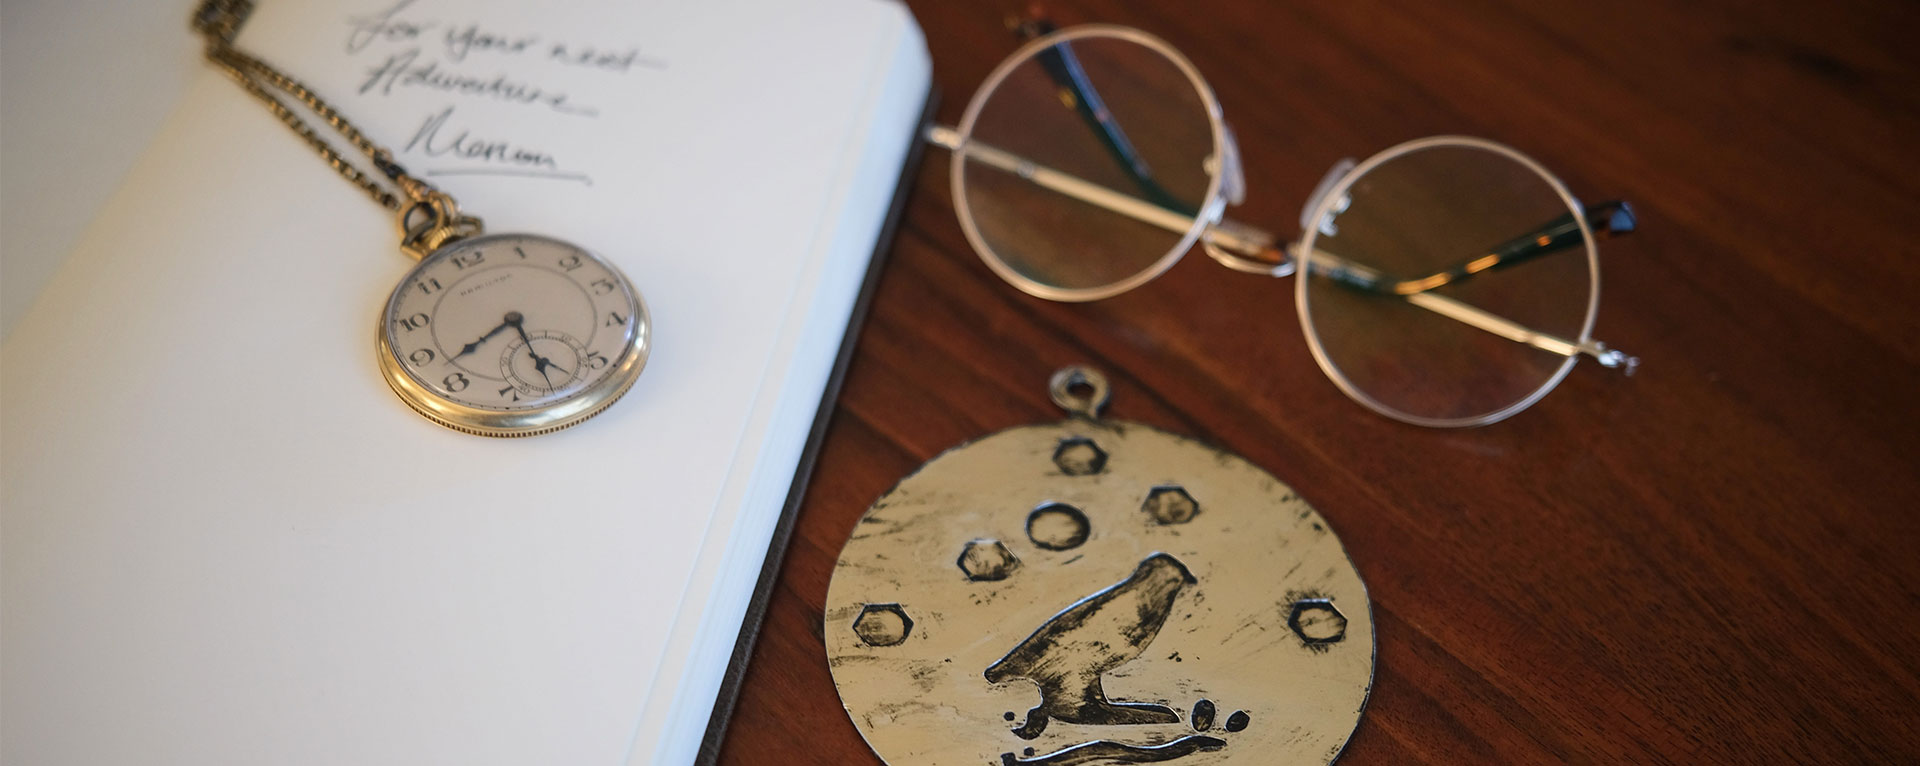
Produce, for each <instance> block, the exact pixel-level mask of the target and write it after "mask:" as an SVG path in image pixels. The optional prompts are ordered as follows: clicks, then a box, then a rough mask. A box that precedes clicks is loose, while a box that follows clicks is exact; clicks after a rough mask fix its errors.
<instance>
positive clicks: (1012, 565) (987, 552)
mask: <svg viewBox="0 0 1920 766" xmlns="http://www.w3.org/2000/svg"><path fill="white" fill-rule="evenodd" d="M959 563H960V571H962V572H965V573H966V574H967V579H969V580H972V581H974V582H990V581H993V580H1005V579H1007V577H1008V576H1009V575H1012V574H1013V570H1015V569H1019V568H1020V559H1018V558H1015V557H1014V555H1013V551H1010V550H1007V546H1005V545H1003V544H1001V542H1000V541H999V540H990V539H987V538H981V539H978V540H971V541H968V542H967V545H966V547H964V548H961V549H960V562H959Z"/></svg>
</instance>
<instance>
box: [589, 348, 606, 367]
mask: <svg viewBox="0 0 1920 766" xmlns="http://www.w3.org/2000/svg"><path fill="white" fill-rule="evenodd" d="M587 366H588V367H590V368H593V369H596V370H598V369H600V368H602V367H605V366H607V358H606V357H604V356H601V355H600V352H598V351H588V352H587Z"/></svg>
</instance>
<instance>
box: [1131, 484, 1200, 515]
mask: <svg viewBox="0 0 1920 766" xmlns="http://www.w3.org/2000/svg"><path fill="white" fill-rule="evenodd" d="M1140 510H1143V511H1146V512H1147V513H1148V514H1150V515H1152V516H1153V520H1154V521H1157V522H1159V523H1161V524H1185V523H1187V522H1189V521H1193V517H1195V516H1198V515H1200V504H1199V503H1197V502H1194V499H1193V496H1192V495H1189V494H1187V490H1186V488H1185V487H1182V486H1180V485H1178V484H1163V485H1160V486H1158V487H1154V488H1153V490H1152V491H1150V492H1148V493H1147V501H1146V502H1144V503H1141V504H1140Z"/></svg>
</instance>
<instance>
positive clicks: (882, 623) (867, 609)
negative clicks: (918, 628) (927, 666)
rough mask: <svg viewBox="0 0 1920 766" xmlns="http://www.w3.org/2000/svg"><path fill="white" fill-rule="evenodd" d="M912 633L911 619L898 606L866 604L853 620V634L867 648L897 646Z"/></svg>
mask: <svg viewBox="0 0 1920 766" xmlns="http://www.w3.org/2000/svg"><path fill="white" fill-rule="evenodd" d="M912 632H913V618H911V617H908V616H907V611H906V610H905V609H901V608H900V605H899V604H868V605H866V606H863V607H860V616H859V617H855V618H853V633H854V635H857V636H859V637H860V640H861V641H865V642H866V644H867V645H868V646H897V645H899V644H900V642H902V641H905V640H907V634H909V633H912Z"/></svg>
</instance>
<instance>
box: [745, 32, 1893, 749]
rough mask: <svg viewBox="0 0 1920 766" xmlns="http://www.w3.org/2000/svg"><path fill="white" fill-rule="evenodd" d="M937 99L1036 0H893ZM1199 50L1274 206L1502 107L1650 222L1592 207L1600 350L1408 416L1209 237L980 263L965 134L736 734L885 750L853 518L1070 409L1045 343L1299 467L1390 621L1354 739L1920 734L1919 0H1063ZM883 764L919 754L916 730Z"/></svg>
mask: <svg viewBox="0 0 1920 766" xmlns="http://www.w3.org/2000/svg"><path fill="white" fill-rule="evenodd" d="M909 5H910V6H912V8H913V10H914V11H915V13H916V14H917V15H918V17H919V20H920V24H921V26H922V27H923V28H924V29H925V31H926V36H927V44H928V47H929V48H930V49H931V51H932V55H933V62H934V73H935V81H936V83H937V85H938V87H939V88H941V90H942V91H944V93H945V102H944V103H943V104H942V105H941V107H940V109H939V113H938V114H939V117H940V118H941V119H942V121H944V122H947V123H951V122H953V121H955V120H957V119H958V117H959V114H960V112H961V110H962V109H963V108H964V107H965V105H966V101H967V98H968V96H969V95H970V94H971V93H972V91H973V89H974V87H975V85H977V84H978V83H979V82H980V80H981V79H982V78H983V77H984V76H985V75H986V73H987V71H988V70H989V69H990V68H991V67H992V66H993V65H994V64H995V63H996V62H997V61H999V60H1000V59H1001V58H1002V57H1003V56H1005V55H1006V54H1007V53H1008V52H1010V51H1011V50H1012V49H1013V48H1014V47H1015V45H1016V41H1015V40H1014V39H1013V38H1012V37H1011V36H1010V34H1009V33H1008V32H1007V29H1006V27H1005V23H1004V22H1005V19H1006V17H1007V16H1008V15H1010V14H1014V13H1018V12H1020V11H1021V10H1022V7H1021V4H1019V3H1015V2H1011V1H1010V0H997V2H985V3H982V2H965V3H958V2H930V1H929V2H921V1H916V2H910V3H909ZM1047 10H1048V12H1049V13H1050V14H1051V15H1052V16H1053V17H1054V18H1055V19H1056V20H1058V21H1059V22H1061V23H1063V24H1070V23H1077V22H1086V21H1102V22H1114V23H1121V24H1129V25H1133V26H1138V27H1141V28H1144V29H1146V30H1148V31H1151V32H1153V33H1155V34H1157V35H1160V36H1162V37H1164V38H1166V39H1167V40H1168V41H1169V42H1171V43H1173V44H1174V45H1175V46H1177V47H1179V48H1181V49H1182V50H1183V51H1185V52H1186V53H1187V55H1188V56H1189V57H1191V58H1192V60H1193V61H1194V63H1195V64H1196V65H1198V66H1199V68H1200V70H1201V72H1202V73H1204V74H1205V75H1206V77H1207V78H1208V79H1209V80H1210V81H1211V82H1212V83H1213V85H1214V87H1215V89H1216V90H1217V92H1218V94H1219V97H1220V100H1221V103H1222V104H1223V106H1224V108H1225V113H1226V117H1227V120H1228V121H1229V123H1231V124H1232V126H1233V127H1234V129H1235V130H1236V132H1237V133H1238V135H1239V139H1240V144H1241V148H1242V152H1243V154H1244V159H1245V162H1246V165H1247V177H1248V182H1249V194H1248V197H1247V202H1246V204H1245V205H1243V206H1242V207H1240V208H1238V209H1237V210H1236V211H1235V217H1236V218H1240V219H1243V220H1248V221H1251V222H1257V223H1266V224H1267V225H1269V226H1270V227H1272V228H1273V229H1274V230H1276V231H1281V232H1288V233H1291V232H1292V231H1293V230H1294V228H1295V227H1294V224H1293V221H1294V220H1295V219H1296V218H1297V216H1298V210H1299V207H1300V205H1301V204H1302V202H1303V201H1304V200H1305V199H1306V196H1307V195H1308V193H1309V192H1310V191H1311V190H1312V188H1313V186H1314V184H1315V183H1316V182H1317V181H1318V180H1319V179H1320V177H1321V175H1322V174H1323V173H1324V172H1325V171H1326V169H1327V168H1328V167H1329V166H1330V165H1331V164H1332V163H1334V162H1335V161H1336V160H1338V159H1340V158H1342V157H1349V156H1352V157H1364V156H1366V155H1368V154H1371V153H1373V152H1375V151H1378V150H1380V149H1382V148H1385V147H1387V146H1389V145H1392V144H1395V143H1398V142H1400V141H1403V140H1406V139H1409V138H1414V137H1419V136H1424V135H1429V134H1436V133H1464V134H1470V135H1479V136H1485V137H1488V138H1492V139H1495V140H1498V141H1502V142H1506V143H1509V144H1512V145H1514V146H1515V147H1517V148H1519V149H1521V150H1522V151H1524V152H1527V153H1528V154H1531V155H1532V156H1534V157H1535V158H1537V159H1539V160H1540V161H1541V162H1543V163H1544V164H1546V165H1547V166H1548V167H1550V168H1553V169H1554V170H1555V171H1556V172H1557V173H1558V174H1560V175H1561V176H1562V177H1563V178H1564V179H1565V180H1566V181H1567V183H1568V184H1569V186H1571V187H1572V189H1573V190H1574V191H1575V193H1577V194H1581V195H1583V196H1585V197H1587V198H1589V199H1604V198H1613V197H1620V198H1625V199H1628V200H1630V201H1632V202H1633V203H1634V204H1635V205H1636V206H1637V208H1638V210H1639V211H1640V214H1641V215H1640V223H1641V225H1640V230H1639V232H1638V233H1636V234H1635V235H1633V236H1631V237H1627V238H1623V239H1618V240H1613V241H1610V242H1608V243H1605V244H1604V245H1603V246H1602V256H1601V260H1602V274H1603V284H1604V289H1603V290H1602V293H1601V306H1600V318H1599V323H1598V326H1597V328H1596V331H1595V335H1596V336H1598V337H1600V338H1604V339H1606V340H1607V341H1609V342H1610V343H1612V344H1614V345H1616V346H1618V347H1620V348H1624V349H1627V350H1630V351H1632V352H1633V353H1635V354H1638V355H1639V356H1640V357H1641V358H1642V359H1643V360H1644V365H1643V366H1642V367H1641V369H1640V371H1639V373H1638V374H1636V375H1634V376H1633V377H1631V378H1627V377H1622V376H1619V375H1618V374H1616V373H1613V372H1610V371H1606V370H1603V369H1601V368H1599V367H1598V366H1597V365H1594V364H1592V363H1591V362H1583V363H1581V364H1580V365H1579V366H1578V367H1576V368H1575V369H1574V371H1573V374H1572V375H1570V376H1569V377H1568V378H1567V380H1566V381H1565V382H1564V383H1563V384H1562V385H1561V386H1560V387H1559V388H1558V389H1557V390H1555V391H1554V392H1553V393H1552V394H1551V395H1549V396H1548V397H1547V398H1545V399H1544V400H1542V401H1541V402H1540V403H1539V404H1537V405H1535V406H1534V407H1533V408H1532V409H1530V410H1528V411H1526V412H1524V413H1521V414H1520V415H1518V416H1516V417H1515V418H1513V419H1512V420H1509V421H1506V422H1503V423H1500V424H1497V425H1494V426H1490V427H1486V428H1479V429H1469V430H1452V431H1443V430H1429V429H1423V428H1418V427H1413V426H1407V425H1403V424H1400V423H1397V422H1394V421H1390V420H1387V419H1385V418H1383V417H1380V416H1378V415H1375V414H1373V413H1372V412H1371V411H1369V410H1367V409H1365V408H1363V407H1361V406H1359V405H1357V404H1355V403H1353V402H1351V401H1349V400H1348V399H1347V398H1346V397H1345V396H1343V395H1342V394H1341V393H1340V392H1339V390H1337V389H1336V388H1335V387H1334V385H1333V384H1332V383H1330V382H1329V381H1328V380H1327V379H1326V378H1325V377H1324V376H1323V375H1322V374H1321V372H1320V370H1319V368H1318V367H1317V366H1316V365H1315V364H1314V362H1313V360H1312V358H1311V356H1310V354H1309V351H1308V349H1307V346H1306V342H1305V341H1304V340H1303V338H1302V336H1301V333H1300V328H1299V323H1298V320H1297V319H1296V318H1295V314H1294V307H1293V289H1292V286H1291V283H1290V282H1288V281H1281V280H1273V279H1269V278H1265V277H1258V276H1249V275H1243V274H1236V273H1232V272H1229V271H1227V270H1225V269H1221V268H1219V267H1218V266H1216V265H1214V264H1213V263H1211V262H1210V261H1209V260H1208V259H1207V258H1205V257H1203V256H1199V255H1195V256H1193V257H1189V258H1187V259H1185V260H1184V261H1183V262H1182V263H1181V264H1180V265H1178V266H1176V267H1175V268H1174V269H1173V270H1172V271H1171V272H1169V273H1168V274H1166V275H1165V276H1163V277H1161V278H1160V279H1158V280H1156V281H1154V282H1152V283H1150V284H1148V285H1147V286H1145V287H1143V288H1141V289H1138V290H1135V291H1133V292H1131V293H1128V294H1126V295H1123V296H1120V297H1118V298H1113V299H1109V300H1105V301H1100V302H1097V303H1091V304H1080V305H1069V304H1055V303H1049V302H1046V301H1042V300H1038V299H1034V298H1030V297H1027V296H1025V295H1023V294H1021V293H1019V292H1017V291H1015V290H1014V289H1013V288H1011V287H1009V286H1007V285H1006V284H1004V283H1002V282H1001V281H1000V280H998V279H996V278H995V277H994V276H993V275H992V273H991V272H989V271H988V270H987V268H986V267H985V266H984V265H983V264H982V263H981V262H980V260H979V259H978V258H977V257H976V256H975V255H974V254H973V252H972V251H971V250H970V249H969V248H968V246H967V243H966V241H965V239H964V237H963V236H962V234H961V231H960V228H959V225H958V224H957V223H956V222H955V220H954V216H953V206H952V204H951V198H950V194H949V191H948V186H947V184H948V168H947V163H946V155H945V153H944V152H940V151H933V152H929V154H928V161H927V162H926V163H925V165H924V167H922V168H921V169H920V170H919V171H918V173H917V175H916V176H915V181H914V183H915V188H914V190H913V197H912V199H911V201H910V203H909V205H908V208H907V212H906V217H905V220H904V221H903V223H902V225H901V230H900V236H899V240H898V242H897V243H896V244H895V246H894V250H893V254H892V256H891V262H890V263H889V264H888V265H887V266H886V271H885V273H884V276H883V277H882V279H881V282H880V284H879V289H878V292H877V295H876V298H875V301H874V304H873V309H872V314H871V315H870V317H869V318H868V321H867V324H866V327H865V329H864V331H863V332H861V334H860V335H859V341H858V342H859V346H858V350H857V352H856V354H855V356H854V357H853V363H852V367H851V369H850V371H849V374H848V377H847V381H846V385H845V389H844V391H843V393H842V395H841V398H840V401H839V406H838V410H837V412H836V414H835V415H834V417H833V420H832V424H831V428H830V431H829V432H828V435H827V439H826V443H825V447H824V451H823V453H822V455H821V458H820V461H819V464H818V469H817V472H816V473H815V475H814V477H813V482H812V486H811V488H810V490H809V491H808V493H807V495H806V501H805V504H804V505H803V506H802V509H801V515H800V518H799V521H798V526H797V528H796V531H795V534H794V538H793V542H792V545H791V546H790V548H789V549H788V551H787V555H786V559H785V561H784V564H783V566H782V569H781V573H780V579H779V581H778V584H777V586H776V589H775V592H774V595H773V600H772V602H771V605H770V608H769V611H768V615H767V619H766V622H765V625H764V627H763V632H762V633H761V636H760V638H759V642H758V645H757V647H756V649H755V651H754V654H753V659H752V663H751V665H750V666H749V668H748V673H747V678H746V682H745V685H744V687H743V691H742V694H741V696H740V699H739V704H738V707H737V708H736V710H735V713H734V715H733V719H732V723H731V726H730V728H729V729H728V733H727V739H726V745H725V748H724V750H723V752H722V757H721V759H720V760H721V762H722V763H725V764H868V763H877V762H878V759H877V758H876V757H875V756H874V755H873V753H872V752H871V751H870V750H869V749H868V748H867V747H866V745H865V744H864V743H863V741H862V740H861V738H860V735H859V733H858V732H857V731H856V730H855V728H854V726H853V724H852V722H851V721H850V720H849V719H848V717H847V715H846V713H845V712H844V711H843V710H842V709H841V707H840V704H839V700H838V697H837V696H836V694H835V692H834V686H833V681H832V678H831V677H830V676H829V674H828V670H827V665H826V656H825V651H824V649H823V648H822V643H821V631H822V625H821V608H822V604H823V602H824V599H825V595H826V591H827V581H828V578H829V576H830V573H831V571H832V567H833V563H834V560H835V557H836V556H837V554H838V552H839V550H840V547H841V545H842V544H843V543H844V542H845V540H846V539H847V535H848V533H849V531H850V530H851V528H852V526H853V524H854V522H855V520H856V519H858V518H859V516H860V515H861V513H862V512H864V511H865V509H866V508H867V506H868V504H870V503H871V502H872V501H873V500H874V499H875V498H876V497H878V496H879V495H880V494H881V493H883V492H885V491H886V490H887V488H888V487H890V486H892V485H893V483H894V482H895V481H897V480H898V479H900V477H902V476H903V475H905V474H907V473H908V472H909V471H911V470H913V469H914V468H915V467H916V466H918V465H920V464H921V463H922V462H924V461H925V460H927V459H928V458H931V457H933V456H934V455H936V454H938V453H939V452H941V451H943V450H945V449H947V448H949V447H951V446H954V445H956V444H959V443H961V442H964V441H967V440H970V439H974V438H977V437H979V436H982V435H984V434H987V433H990V432H992V431H996V430H999V429H1002V428H1006V427H1009V426H1014V425H1020V424H1026V423H1033V422H1038V421H1045V420H1053V419H1057V418H1058V417H1059V415H1060V413H1059V411H1058V410H1057V409H1056V408H1055V407H1054V406H1053V405H1052V404H1051V403H1050V402H1048V400H1047V398H1046V397H1045V395H1044V393H1043V391H1044V388H1043V387H1044V385H1045V382H1046V380H1047V376H1048V374H1049V373H1051V372H1052V371H1053V370H1054V369H1056V368H1058V367H1061V366H1064V365H1067V364H1070V363H1088V364H1091V365H1094V366H1096V367H1098V368H1099V369H1101V370H1103V371H1105V372H1106V373H1107V375H1108V376H1110V377H1111V378H1112V379H1113V380H1114V384H1115V392H1114V403H1113V406H1112V407H1111V409H1110V410H1109V413H1110V414H1111V415H1113V416H1115V417H1120V418H1126V419H1131V420H1139V421H1144V422H1147V423H1151V424H1154V425H1157V426H1160V427H1163V428H1166V429H1169V430H1172V431H1175V432H1178V433H1183V434H1190V435H1193V436H1196V437H1198V438H1201V439H1204V440H1207V441H1210V442H1213V443H1215V444H1218V445H1220V446H1222V447H1225V448H1227V449H1230V450H1232V451H1234V452H1237V453H1239V454H1241V455H1244V456H1246V457H1247V458H1248V459H1249V460H1251V461H1253V462H1254V463H1256V464H1258V465H1260V466H1263V467H1265V468H1266V469H1267V470H1269V471H1272V472H1273V473H1274V474H1276V475H1278V476H1279V477H1281V479H1282V480H1284V481H1287V482H1289V483H1291V484H1292V485H1293V487H1294V488H1295V489H1296V490H1298V491H1299V493H1300V494H1301V495H1302V496H1303V497H1305V498H1307V500H1308V501H1309V502H1311V503H1312V504H1313V505H1314V506H1315V507H1316V508H1318V509H1319V510H1320V512H1321V513H1322V514H1324V515H1325V516H1326V517H1327V518H1328V519H1329V520H1330V521H1331V522H1332V523H1333V525H1334V526H1335V528H1336V530H1337V531H1338V532H1339V533H1340V535H1341V537H1342V539H1343V540H1344V542H1345V544H1346V546H1347V550H1348V552H1349V553H1350V555H1351V556H1352V558H1353V561H1354V562H1355V564H1357V566H1358V568H1359V571H1360V573H1361V575H1362V576H1363V577H1364V578H1365V580H1366V582H1367V585H1368V588H1369V590H1370V592H1371V595H1372V598H1373V609H1374V616H1375V619H1376V621H1377V625H1378V635H1377V637H1378V642H1379V654H1378V666H1377V674H1376V678H1375V682H1374V687H1373V696H1372V700H1371V702H1370V703H1369V704H1368V706H1367V711H1366V714H1365V715H1364V716H1363V717H1362V719H1361V722H1360V725H1359V728H1358V730H1357V731H1356V732H1355V734H1354V736H1353V739H1352V742H1351V744H1350V746H1349V747H1348V749H1347V752H1346V754H1345V755H1343V756H1342V758H1341V762H1342V763H1351V764H1369V763H1395V764H1399V763H1410V762H1412V763H1468V762H1473V763H1480V762H1503V763H1549V762H1554V763H1557V762H1573V763H1679V764H1693V763H1723V762H1740V763H1892V762H1907V763H1911V762H1914V761H1915V760H1916V759H1920V619H1917V618H1916V609H1920V457H1917V453H1920V437H1917V436H1916V432H1917V431H1920V309H1917V308H1916V303H1920V247H1917V246H1916V245H1915V239H1914V236H1913V235H1914V232H1915V230H1916V228H1920V52H1916V51H1917V50H1920V44H1916V43H1915V41H1914V37H1915V33H1916V32H1920V6H1916V5H1914V4H1912V3H1902V2H1895V1H1891V0H1889V1H1885V2H1873V1H1870V0H1834V1H1832V2H1822V3H1794V2H1777V1H1772V0H1769V1H1767V2H1737V1H1735V0H1709V2H1701V3H1685V4H1682V3H1670V2H1653V1H1652V0H1627V1H1626V2H1617V3H1593V2H1584V3H1575V2H1565V1H1564V0H1461V1H1459V2H1454V1H1452V0H1448V1H1447V2H1404V3H1383V2H1378V0H1339V1H1338V2H1279V3H1265V2H1195V3H1180V2H1153V1H1142V2H1057V3H1050V4H1049V5H1048V8H1047ZM894 766H909V765H907V764H894Z"/></svg>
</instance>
